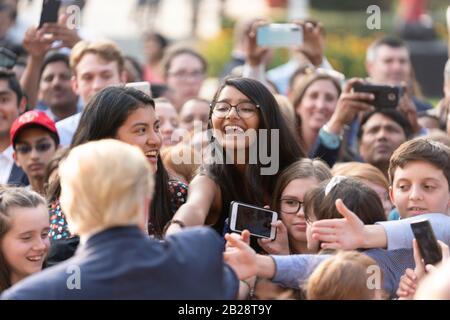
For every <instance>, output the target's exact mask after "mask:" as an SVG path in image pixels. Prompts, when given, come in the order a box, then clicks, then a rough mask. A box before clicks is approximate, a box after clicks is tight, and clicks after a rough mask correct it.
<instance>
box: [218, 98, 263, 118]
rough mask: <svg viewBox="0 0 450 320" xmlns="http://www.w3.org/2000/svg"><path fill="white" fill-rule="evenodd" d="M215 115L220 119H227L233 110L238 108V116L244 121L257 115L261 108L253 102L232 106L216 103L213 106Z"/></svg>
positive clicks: (222, 102) (225, 103) (223, 102)
mask: <svg viewBox="0 0 450 320" xmlns="http://www.w3.org/2000/svg"><path fill="white" fill-rule="evenodd" d="M211 106H212V108H213V114H214V115H215V116H216V117H217V118H220V119H223V118H225V117H226V116H227V115H228V114H229V113H230V111H231V109H232V108H236V112H237V114H238V116H239V117H240V118H242V119H248V118H251V117H253V116H255V115H256V113H257V112H258V108H259V106H258V105H257V104H254V103H253V102H251V101H243V102H239V103H238V104H236V105H232V104H231V103H228V102H226V101H218V102H214V103H213V104H212V105H211Z"/></svg>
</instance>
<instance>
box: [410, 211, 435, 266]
mask: <svg viewBox="0 0 450 320" xmlns="http://www.w3.org/2000/svg"><path fill="white" fill-rule="evenodd" d="M411 229H412V231H413V233H414V237H415V238H416V241H417V245H418V246H419V251H420V255H421V256H422V258H423V261H424V263H425V265H427V264H431V265H435V264H437V263H439V262H440V261H441V260H442V251H441V247H440V246H439V243H438V242H437V240H436V237H435V235H434V232H433V228H432V227H431V224H430V222H429V221H428V220H427V219H422V220H417V221H414V222H411Z"/></svg>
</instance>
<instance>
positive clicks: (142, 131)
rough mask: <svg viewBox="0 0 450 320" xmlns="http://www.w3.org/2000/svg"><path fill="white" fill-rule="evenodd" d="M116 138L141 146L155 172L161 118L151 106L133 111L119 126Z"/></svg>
mask: <svg viewBox="0 0 450 320" xmlns="http://www.w3.org/2000/svg"><path fill="white" fill-rule="evenodd" d="M115 138H116V139H118V140H121V141H123V142H126V143H128V144H131V145H134V146H137V147H139V148H141V149H142V151H143V152H144V154H145V156H146V157H147V160H148V161H149V163H150V165H151V166H152V168H153V172H156V170H157V169H158V168H157V163H158V156H159V149H161V143H162V139H161V134H160V132H159V120H158V119H157V117H156V114H155V111H154V110H153V108H152V107H151V106H146V107H140V108H138V109H136V110H135V111H133V112H132V113H131V114H130V115H129V116H128V118H127V120H125V122H124V123H123V124H122V125H121V126H120V127H119V129H118V130H117V135H116V137H115Z"/></svg>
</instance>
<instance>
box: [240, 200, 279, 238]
mask: <svg viewBox="0 0 450 320" xmlns="http://www.w3.org/2000/svg"><path fill="white" fill-rule="evenodd" d="M233 207H237V210H236V212H235V215H236V217H235V225H234V229H235V230H236V231H243V230H248V231H250V233H251V234H253V235H255V236H259V237H263V238H271V234H272V225H271V224H272V221H273V220H274V214H276V213H274V212H273V211H270V210H266V209H260V208H256V207H251V206H246V205H244V204H240V203H239V204H238V203H234V204H233V206H232V208H233ZM233 210H234V209H233ZM275 220H276V218H275Z"/></svg>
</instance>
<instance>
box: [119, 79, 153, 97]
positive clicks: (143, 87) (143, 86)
mask: <svg viewBox="0 0 450 320" xmlns="http://www.w3.org/2000/svg"><path fill="white" fill-rule="evenodd" d="M125 87H129V88H134V89H136V90H139V91H142V92H143V93H145V94H147V95H148V96H150V97H152V90H151V87H150V83H149V82H147V81H142V82H128V83H127V84H125Z"/></svg>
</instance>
